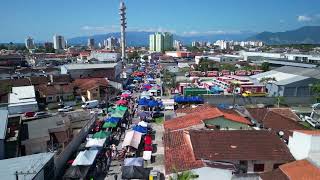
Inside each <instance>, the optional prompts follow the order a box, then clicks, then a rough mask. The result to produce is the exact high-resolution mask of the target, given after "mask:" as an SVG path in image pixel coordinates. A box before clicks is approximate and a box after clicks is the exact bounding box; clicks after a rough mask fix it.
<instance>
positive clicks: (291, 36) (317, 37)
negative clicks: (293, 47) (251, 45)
mask: <svg viewBox="0 0 320 180" xmlns="http://www.w3.org/2000/svg"><path fill="white" fill-rule="evenodd" d="M248 40H258V41H263V42H264V43H266V44H270V45H279V44H320V26H305V27H301V28H299V29H296V30H291V31H285V32H276V33H272V32H262V33H260V34H257V35H255V36H252V37H250V38H248Z"/></svg>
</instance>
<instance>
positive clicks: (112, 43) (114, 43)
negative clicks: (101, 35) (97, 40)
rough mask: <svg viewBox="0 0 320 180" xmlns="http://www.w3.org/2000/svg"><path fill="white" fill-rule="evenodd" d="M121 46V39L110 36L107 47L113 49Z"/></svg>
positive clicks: (106, 42) (106, 43)
mask: <svg viewBox="0 0 320 180" xmlns="http://www.w3.org/2000/svg"><path fill="white" fill-rule="evenodd" d="M119 46H120V43H119V39H118V38H115V37H109V38H108V39H106V41H105V48H106V49H110V50H113V49H115V48H118V47H119Z"/></svg>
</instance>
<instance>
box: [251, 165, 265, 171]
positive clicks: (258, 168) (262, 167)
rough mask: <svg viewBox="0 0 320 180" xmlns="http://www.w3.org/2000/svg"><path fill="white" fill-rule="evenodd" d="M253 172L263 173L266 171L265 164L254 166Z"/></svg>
mask: <svg viewBox="0 0 320 180" xmlns="http://www.w3.org/2000/svg"><path fill="white" fill-rule="evenodd" d="M253 171H254V172H263V171H264V164H254V167H253Z"/></svg>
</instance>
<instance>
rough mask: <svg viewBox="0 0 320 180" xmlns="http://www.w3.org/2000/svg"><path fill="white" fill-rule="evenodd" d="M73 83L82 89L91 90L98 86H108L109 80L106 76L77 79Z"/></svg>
mask: <svg viewBox="0 0 320 180" xmlns="http://www.w3.org/2000/svg"><path fill="white" fill-rule="evenodd" d="M73 84H74V85H75V86H76V87H78V88H80V89H81V90H89V89H92V88H95V87H98V86H108V81H107V80H106V79H104V78H88V79H76V80H75V81H74V82H73Z"/></svg>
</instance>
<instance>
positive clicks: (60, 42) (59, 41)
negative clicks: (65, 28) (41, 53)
mask: <svg viewBox="0 0 320 180" xmlns="http://www.w3.org/2000/svg"><path fill="white" fill-rule="evenodd" d="M53 47H54V49H56V50H62V49H65V48H66V41H65V40H64V37H63V36H60V35H54V36H53Z"/></svg>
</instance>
